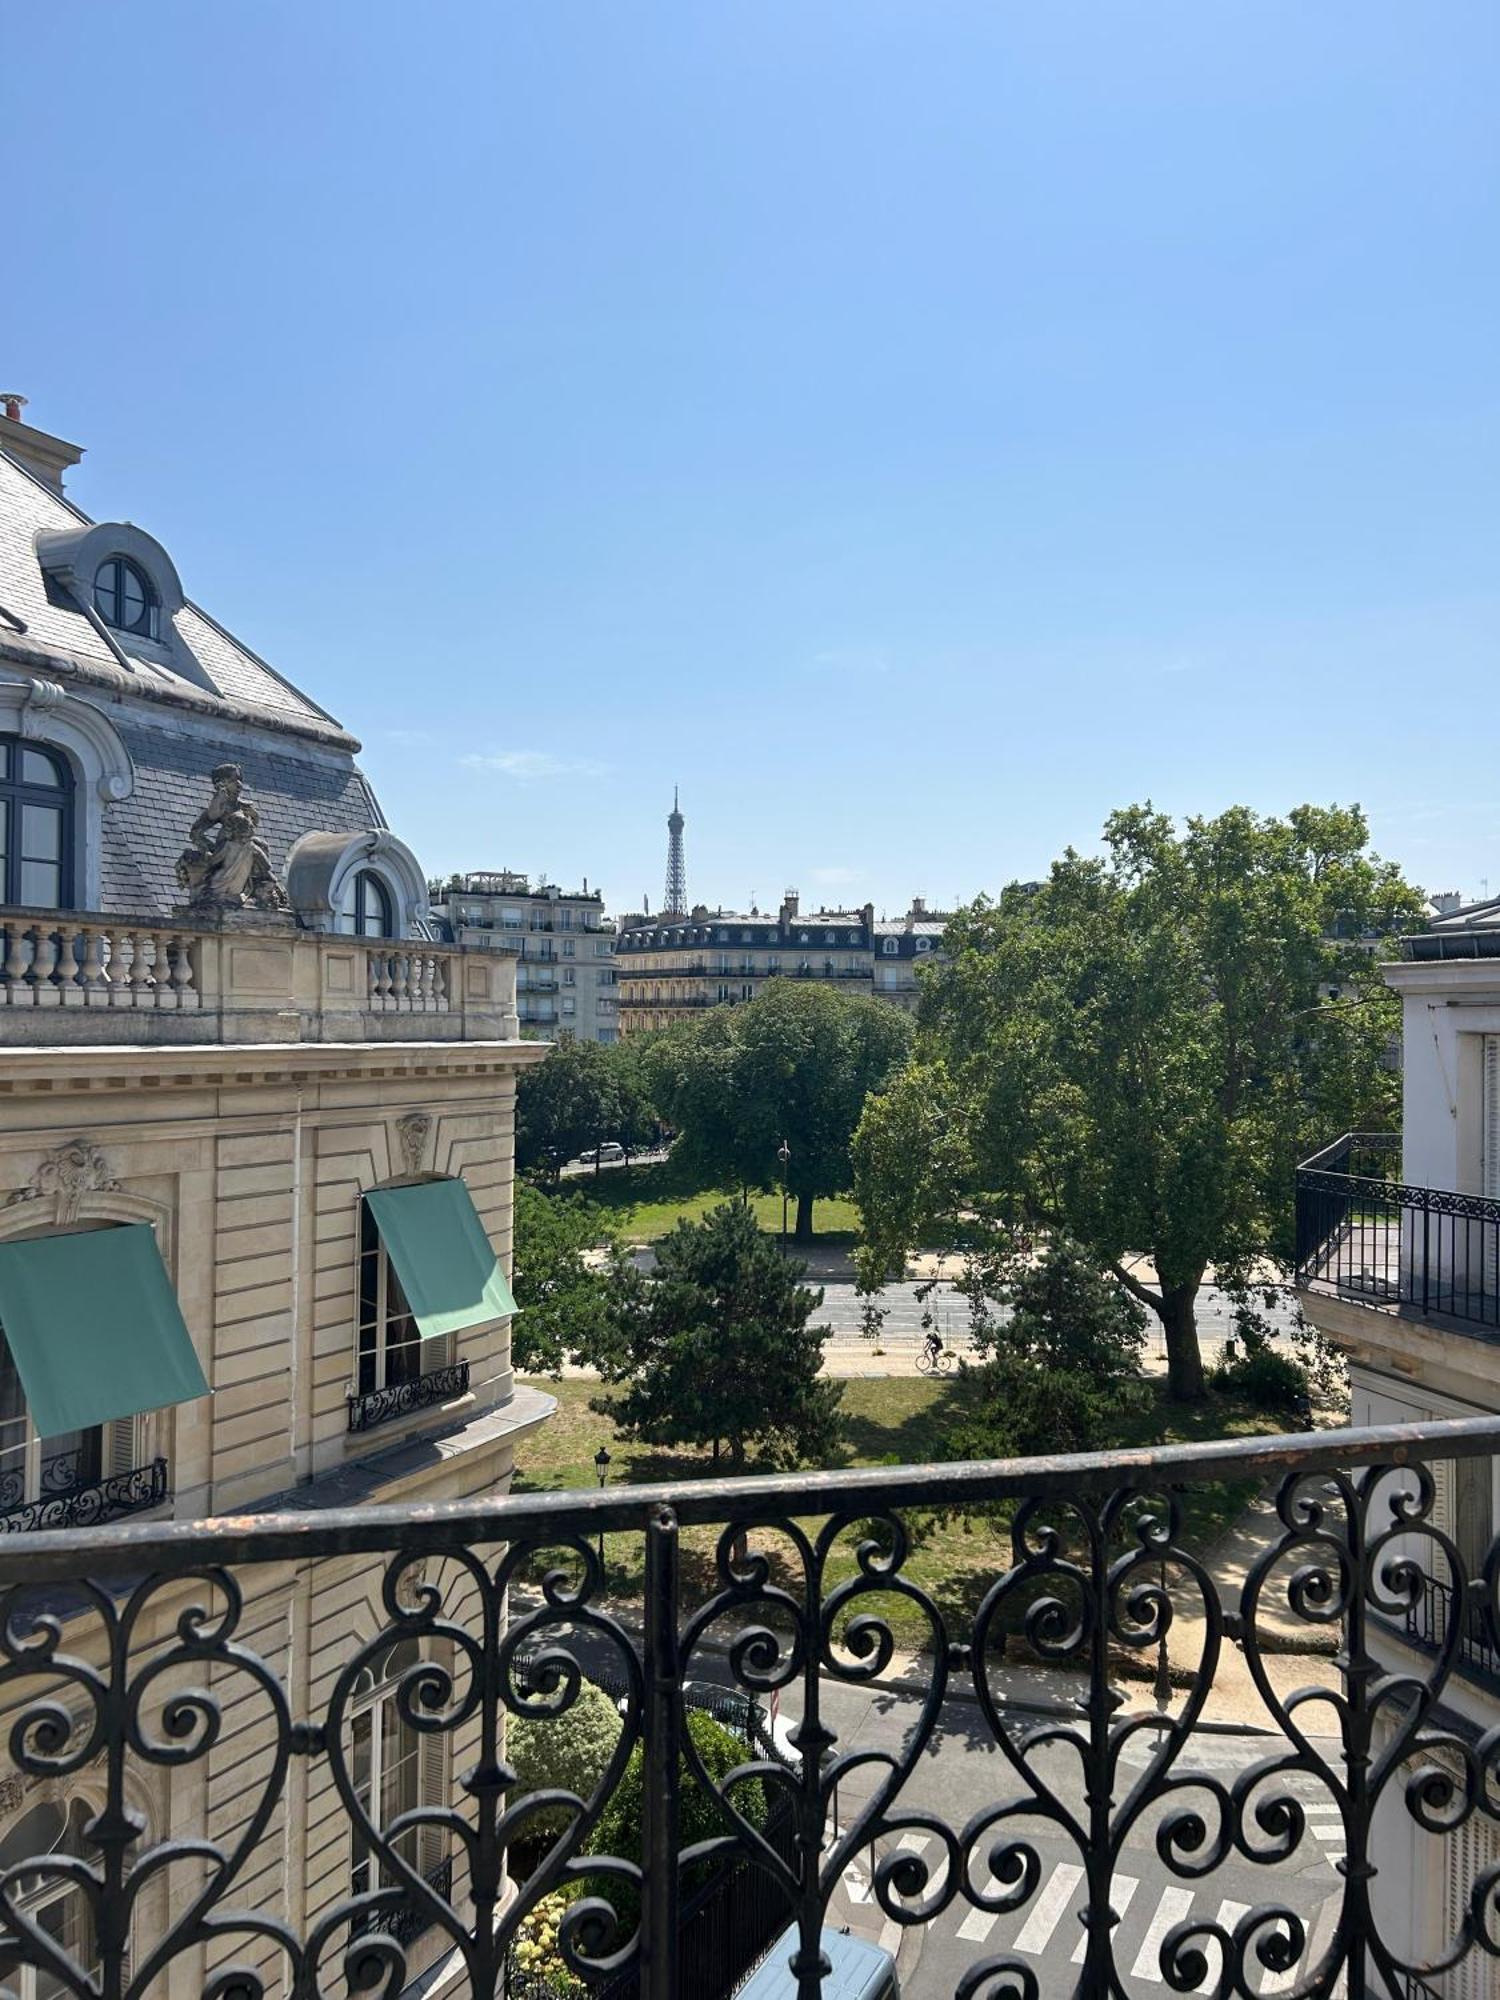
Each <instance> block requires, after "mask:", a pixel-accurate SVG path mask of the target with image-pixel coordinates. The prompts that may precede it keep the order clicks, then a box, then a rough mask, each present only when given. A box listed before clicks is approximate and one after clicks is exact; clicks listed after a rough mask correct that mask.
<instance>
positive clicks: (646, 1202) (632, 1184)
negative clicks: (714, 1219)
mask: <svg viewBox="0 0 1500 2000" xmlns="http://www.w3.org/2000/svg"><path fill="white" fill-rule="evenodd" d="M562 1185H563V1191H564V1193H566V1194H580V1195H582V1196H583V1197H584V1199H585V1200H586V1201H592V1202H595V1203H597V1204H598V1206H599V1207H600V1208H602V1209H606V1210H607V1211H608V1212H609V1217H610V1220H611V1222H613V1224H614V1226H615V1227H616V1228H617V1229H618V1230H619V1232H620V1234H621V1235H622V1236H623V1237H624V1238H625V1240H626V1241H627V1242H629V1243H654V1242H655V1241H656V1239H657V1238H658V1237H659V1236H665V1235H666V1234H667V1232H668V1230H670V1229H671V1228H672V1226H673V1224H674V1223H676V1222H677V1221H678V1220H679V1219H681V1218H683V1217H685V1218H686V1219H687V1220H688V1221H690V1222H697V1221H700V1220H701V1219H702V1217H703V1216H705V1215H707V1213H708V1211H709V1210H710V1209H711V1208H717V1207H718V1206H719V1205H720V1204H721V1203H722V1202H726V1201H728V1200H730V1199H731V1198H732V1196H733V1194H734V1192H735V1190H734V1189H732V1188H700V1187H696V1186H694V1185H693V1183H692V1182H691V1181H690V1180H689V1179H688V1178H687V1177H686V1176H685V1175H684V1174H683V1173H682V1172H681V1171H680V1170H679V1169H677V1168H674V1166H673V1164H672V1162H671V1161H670V1160H659V1161H655V1162H653V1163H652V1164H651V1165H649V1166H644V1167H612V1168H611V1169H610V1170H609V1172H608V1173H602V1174H579V1175H576V1176H572V1177H570V1178H569V1179H567V1180H565V1181H564V1182H563V1184H562ZM750 1199H751V1206H752V1208H753V1209H754V1210H755V1218H756V1220H757V1221H758V1222H759V1224H760V1226H761V1228H762V1229H764V1230H765V1231H767V1233H768V1234H770V1235H776V1234H779V1232H780V1229H781V1196H780V1195H779V1194H757V1195H752V1196H751V1198H750ZM796 1219H797V1205H796V1203H795V1202H792V1203H791V1204H789V1207H788V1213H787V1223H788V1227H789V1228H790V1227H792V1226H794V1225H795V1223H796ZM813 1228H814V1230H815V1232H816V1237H817V1241H818V1242H819V1243H820V1244H825V1245H826V1244H841V1243H842V1244H853V1243H856V1242H858V1240H859V1211H858V1209H857V1208H856V1207H855V1206H854V1203H853V1202H852V1201H850V1200H849V1199H848V1197H847V1196H844V1195H834V1196H831V1197H830V1198H829V1199H828V1200H827V1201H820V1202H818V1203H817V1204H816V1205H815V1207H814V1209H813Z"/></svg>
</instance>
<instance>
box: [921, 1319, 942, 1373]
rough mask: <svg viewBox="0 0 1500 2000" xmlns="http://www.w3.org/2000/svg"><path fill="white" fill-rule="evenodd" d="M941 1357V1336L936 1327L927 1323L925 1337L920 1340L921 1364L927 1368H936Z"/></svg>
mask: <svg viewBox="0 0 1500 2000" xmlns="http://www.w3.org/2000/svg"><path fill="white" fill-rule="evenodd" d="M942 1358H943V1342H942V1336H941V1335H940V1334H939V1332H938V1330H937V1328H936V1327H935V1326H933V1325H931V1324H930V1323H929V1325H928V1328H927V1337H926V1339H925V1340H924V1341H923V1342H922V1365H924V1366H926V1367H928V1368H936V1367H937V1366H938V1364H939V1362H940V1361H941V1360H942Z"/></svg>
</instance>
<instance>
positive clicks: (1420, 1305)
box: [1294, 1132, 1500, 1332]
mask: <svg viewBox="0 0 1500 2000" xmlns="http://www.w3.org/2000/svg"><path fill="white" fill-rule="evenodd" d="M1400 1143H1401V1142H1400V1140H1399V1139H1398V1138H1397V1137H1395V1135H1393V1134H1391V1133H1385V1132H1379V1133H1360V1132H1346V1133H1345V1134H1344V1135H1343V1136H1342V1137H1341V1138H1339V1139H1336V1140H1335V1141H1334V1142H1333V1144H1332V1145H1330V1146H1325V1147H1323V1148H1322V1150H1321V1151H1320V1152H1317V1153H1315V1154H1313V1156H1312V1157H1311V1159H1309V1160H1307V1161H1305V1162H1304V1164H1303V1165H1302V1166H1300V1167H1298V1169H1297V1171H1296V1178H1295V1187H1296V1243H1295V1254H1294V1265H1295V1275H1296V1282H1297V1284H1298V1286H1299V1287H1301V1288H1302V1289H1303V1290H1304V1291H1312V1292H1317V1293H1320V1294H1323V1295H1326V1296H1332V1297H1335V1298H1338V1299H1342V1300H1346V1301H1349V1302H1352V1303H1354V1304H1357V1305H1361V1306H1367V1307H1373V1308H1375V1309H1377V1310H1390V1309H1393V1308H1394V1309H1397V1310H1401V1311H1408V1312H1417V1313H1421V1314H1423V1315H1434V1316H1439V1317H1441V1318H1443V1319H1445V1320H1456V1321H1462V1322H1464V1323H1465V1324H1467V1325H1468V1326H1471V1327H1480V1328H1483V1329H1485V1330H1486V1331H1488V1332H1494V1331H1496V1330H1500V1200H1496V1199H1494V1198H1493V1197H1491V1196H1488V1195H1478V1194H1461V1193H1459V1192H1458V1191H1457V1190H1455V1189H1452V1188H1435V1187H1418V1186H1414V1185H1412V1184H1411V1183H1409V1182H1406V1181H1401V1180H1395V1179H1390V1178H1387V1177H1386V1176H1384V1175H1381V1174H1369V1173H1365V1174H1360V1173H1351V1172H1349V1171H1347V1168H1348V1167H1349V1165H1350V1164H1351V1163H1353V1162H1354V1161H1355V1160H1356V1158H1357V1156H1358V1153H1359V1151H1360V1150H1363V1151H1364V1152H1365V1153H1367V1154H1377V1155H1378V1154H1382V1153H1384V1154H1387V1155H1389V1154H1393V1153H1395V1152H1396V1151H1397V1150H1398V1148H1399V1146H1400Z"/></svg>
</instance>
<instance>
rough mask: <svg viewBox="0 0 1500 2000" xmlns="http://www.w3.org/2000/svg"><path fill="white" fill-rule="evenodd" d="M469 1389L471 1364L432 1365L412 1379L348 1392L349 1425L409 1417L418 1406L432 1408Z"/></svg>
mask: <svg viewBox="0 0 1500 2000" xmlns="http://www.w3.org/2000/svg"><path fill="white" fill-rule="evenodd" d="M468 1392H469V1364H468V1362H467V1361H456V1362H454V1363H453V1364H452V1366H451V1367H447V1368H429V1369H428V1370H427V1371H426V1373H425V1374H422V1375H414V1376H413V1377H412V1379H411V1380H410V1381H409V1382H391V1383H388V1384H387V1385H386V1386H385V1387H384V1388H382V1389H366V1390H363V1391H358V1392H356V1391H354V1390H351V1391H350V1392H349V1395H348V1399H347V1400H348V1405H349V1429H350V1431H351V1432H354V1431H372V1430H374V1429H376V1427H377V1426H378V1425H380V1424H388V1423H390V1422H392V1421H393V1420H394V1419H395V1418H397V1417H409V1416H411V1415H413V1414H414V1413H415V1412H416V1411H417V1410H429V1409H431V1408H432V1407H433V1405H434V1404H436V1403H448V1402H451V1401H452V1400H453V1398H454V1397H455V1396H466V1395H467V1394H468Z"/></svg>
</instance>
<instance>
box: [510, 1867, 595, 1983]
mask: <svg viewBox="0 0 1500 2000" xmlns="http://www.w3.org/2000/svg"><path fill="white" fill-rule="evenodd" d="M570 1901H571V1898H570V1897H568V1896H566V1895H564V1894H563V1893H562V1892H561V1891H560V1890H554V1891H553V1893H552V1894H551V1895H550V1896H543V1898H542V1900H541V1901H540V1902H539V1903H538V1904H537V1906H536V1908H535V1909H534V1910H528V1911H527V1913H526V1916H525V1917H524V1918H523V1920H522V1922H521V1925H520V1928H519V1929H518V1930H517V1932H516V1937H515V1943H514V1944H513V1945H512V1946H511V1951H510V1966H511V1970H512V1972H513V1973H519V1974H520V1975H521V1980H523V1981H524V1982H525V1992H526V1993H527V1995H528V1996H530V1995H533V1994H534V1995H541V1994H544V1993H545V1994H548V1995H549V1996H550V1995H552V1994H556V1995H558V1996H559V2000H573V1997H574V1996H575V1995H579V1996H583V1995H586V1994H587V1992H588V1988H587V1987H586V1986H585V1985H584V1983H583V1981H582V1980H581V1979H575V1978H574V1977H573V1975H572V1973H571V1972H569V1970H568V1968H567V1967H566V1966H565V1965H564V1964H563V1960H562V1953H561V1952H560V1951H559V1950H558V1945H557V1933H558V1929H559V1927H560V1926H561V1924H562V1920H563V1912H564V1911H565V1910H566V1909H567V1907H568V1904H569V1902H570ZM513 1983H515V1984H520V1983H521V1982H520V1981H515V1982H513Z"/></svg>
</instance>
